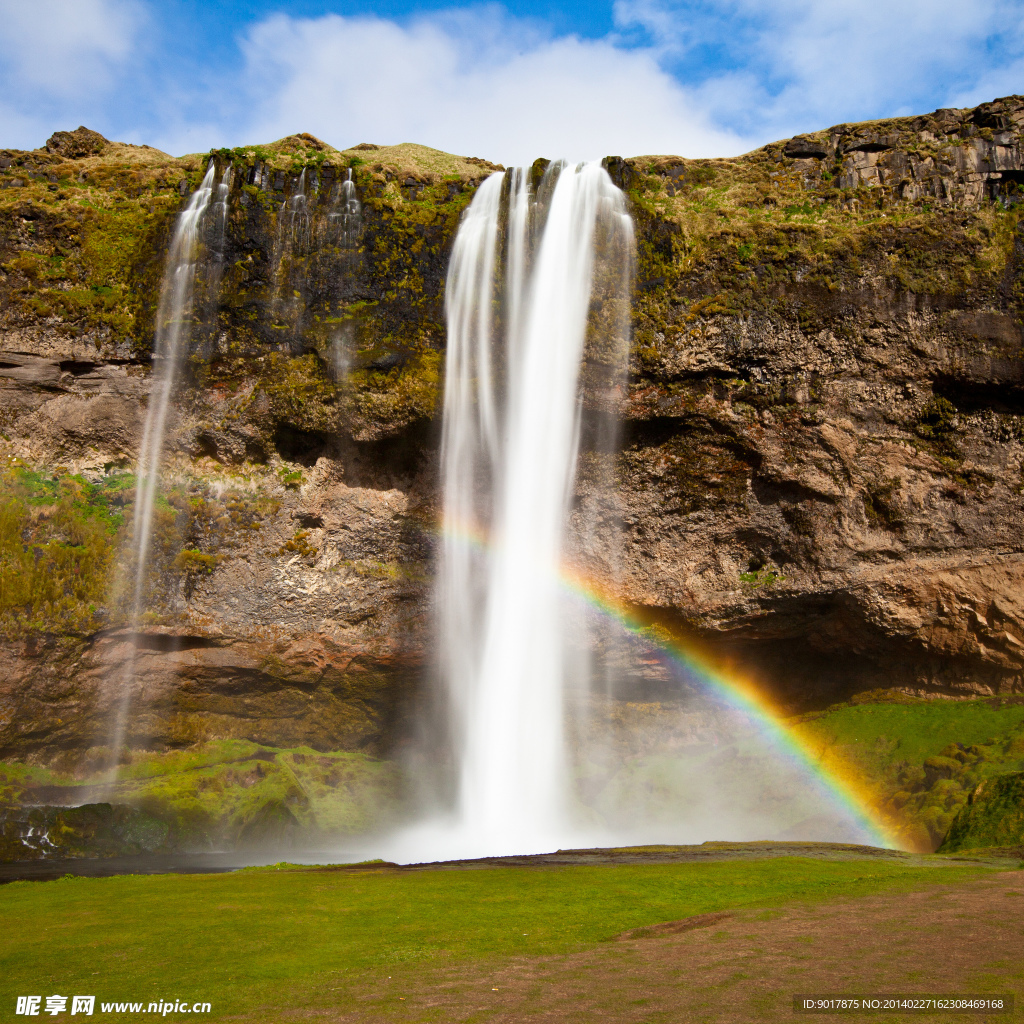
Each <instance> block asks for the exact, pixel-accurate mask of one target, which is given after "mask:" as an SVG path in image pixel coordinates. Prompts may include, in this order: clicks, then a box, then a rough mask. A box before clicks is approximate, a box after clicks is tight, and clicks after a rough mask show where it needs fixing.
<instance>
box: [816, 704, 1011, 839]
mask: <svg viewBox="0 0 1024 1024" xmlns="http://www.w3.org/2000/svg"><path fill="white" fill-rule="evenodd" d="M878 698H880V699H878ZM796 727H797V730H798V732H799V733H800V735H801V736H802V737H803V738H804V739H805V740H807V741H808V742H809V743H810V745H811V747H812V749H816V750H817V751H818V752H819V753H820V757H821V758H822V760H823V761H824V762H825V763H826V764H828V763H830V762H831V761H833V759H834V760H835V761H839V762H843V763H846V764H849V765H851V766H852V767H853V768H854V770H855V772H856V773H857V774H858V775H859V776H860V777H861V778H862V779H863V781H864V782H865V783H866V785H867V788H868V789H869V790H870V791H872V792H873V793H874V794H875V796H876V803H877V807H878V809H879V810H880V811H881V813H882V814H883V815H884V816H885V817H886V818H887V819H888V820H889V821H890V822H891V823H892V825H893V826H894V828H895V829H896V831H897V833H898V834H899V835H901V836H902V838H903V840H904V842H905V843H906V844H907V845H908V846H909V847H911V848H918V849H935V848H936V847H938V846H939V844H940V843H942V840H943V837H944V836H945V835H946V833H947V830H948V829H949V828H950V824H951V823H952V822H953V820H954V818H956V816H957V814H958V813H959V812H960V811H961V809H962V808H963V807H964V806H965V804H966V803H967V801H968V799H969V796H970V794H971V793H972V791H974V790H975V789H976V787H977V786H978V785H979V784H981V783H983V782H984V783H985V784H986V785H987V784H988V780H992V779H995V778H997V777H998V776H1001V775H1004V774H1005V773H1007V772H1017V771H1021V770H1024V700H1022V699H1021V698H1019V697H994V698H988V699H977V700H955V701H948V700H918V699H914V698H910V697H905V696H903V695H900V694H897V695H889V696H888V697H887V696H886V695H885V694H879V695H876V697H875V699H872V697H871V696H870V695H868V696H866V697H865V698H862V699H861V700H860V701H858V702H856V703H852V704H841V705H837V706H835V707H833V708H830V709H829V710H827V711H824V712H817V713H814V714H810V715H806V716H804V717H803V718H802V719H800V720H798V722H797V723H796ZM954 848H958V847H950V849H954ZM943 849H946V847H943Z"/></svg>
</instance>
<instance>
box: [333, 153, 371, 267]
mask: <svg viewBox="0 0 1024 1024" xmlns="http://www.w3.org/2000/svg"><path fill="white" fill-rule="evenodd" d="M332 191H333V192H334V194H335V196H334V203H333V204H332V207H331V212H330V213H329V214H328V218H327V221H328V224H329V225H330V231H331V235H332V241H333V240H335V239H336V240H337V244H338V245H340V246H341V248H343V249H353V248H355V247H356V246H357V245H358V244H359V232H360V231H361V230H362V227H363V205H362V203H360V202H359V196H357V195H356V183H355V182H354V181H353V180H352V168H351V167H349V168H348V169H347V172H346V174H345V178H344V180H342V181H339V182H338V183H337V184H336V185H335V186H334V189H333V190H332Z"/></svg>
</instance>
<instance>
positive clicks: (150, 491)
mask: <svg viewBox="0 0 1024 1024" xmlns="http://www.w3.org/2000/svg"><path fill="white" fill-rule="evenodd" d="M230 173H231V171H230V168H228V169H227V170H226V171H225V172H224V178H223V180H222V182H221V184H220V186H219V187H218V191H219V198H220V199H221V200H222V201H223V203H224V209H223V211H222V213H221V214H220V216H221V220H222V221H223V220H226V215H227V205H226V204H227V192H228V190H229V189H230V181H231V179H230ZM215 175H216V166H215V164H214V163H213V161H212V160H211V161H210V165H209V167H208V169H207V171H206V175H205V176H204V178H203V180H202V183H201V184H200V186H199V188H198V189H197V190H196V191H195V192H194V193H193V194H192V197H191V198H190V199H189V202H188V205H187V206H186V207H185V209H184V210H183V211H182V212H181V213H180V214H179V215H178V220H177V222H176V223H175V226H174V234H173V235H172V237H171V244H170V247H169V248H168V251H167V262H166V264H165V266H164V277H163V282H162V285H161V289H160V302H159V305H158V307H157V318H156V336H155V338H154V343H153V361H154V364H155V372H154V378H155V379H154V384H153V389H152V391H151V393H150V398H149V404H148V406H147V408H146V422H145V426H144V428H143V433H142V443H141V445H140V447H139V459H138V466H137V470H136V484H135V517H134V523H133V532H132V540H131V551H130V555H131V557H130V575H129V579H131V580H132V581H133V583H132V597H131V603H130V605H129V611H128V625H129V628H130V629H131V631H132V640H131V643H130V648H129V651H128V653H127V656H126V660H125V662H124V666H123V671H122V672H120V673H119V689H118V693H117V696H116V700H115V709H116V710H115V715H114V722H113V726H112V729H111V733H110V747H111V756H112V765H111V768H112V772H113V771H116V767H117V761H118V758H119V755H120V750H121V746H122V744H123V742H124V733H125V727H126V722H127V716H128V710H129V706H130V703H131V697H132V689H133V684H134V681H135V663H136V655H137V648H136V632H137V630H138V627H139V623H140V621H141V619H142V615H143V612H144V610H145V607H146V598H147V586H146V584H147V570H148V568H149V556H150V548H151V544H152V535H153V511H154V507H155V504H156V496H157V488H158V485H159V482H160V463H161V460H162V457H163V451H164V441H165V436H166V431H167V419H168V415H169V412H170V408H171V398H172V396H173V393H174V387H175V383H176V378H177V373H178V368H179V366H180V363H181V358H182V355H183V354H184V353H185V351H186V349H187V348H188V344H189V341H190V338H191V327H192V308H193V297H194V293H195V280H196V272H197V269H198V266H199V260H200V256H201V248H202V247H201V244H200V243H201V242H202V241H203V236H204V232H205V230H206V228H207V220H206V218H207V210H208V207H209V206H210V199H211V197H212V195H213V193H214V178H215ZM221 228H222V224H221V225H219V226H218V227H217V230H218V231H220V230H221ZM120 593H123V581H122V580H120V579H118V580H116V581H115V584H114V603H115V604H116V603H118V600H119V597H120ZM111 781H112V779H111Z"/></svg>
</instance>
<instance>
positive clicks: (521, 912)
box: [0, 857, 990, 1020]
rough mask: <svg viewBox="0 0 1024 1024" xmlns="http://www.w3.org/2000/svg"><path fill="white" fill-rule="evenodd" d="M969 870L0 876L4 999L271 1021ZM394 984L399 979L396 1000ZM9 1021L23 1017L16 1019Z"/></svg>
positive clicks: (703, 868) (972, 872)
mask: <svg viewBox="0 0 1024 1024" xmlns="http://www.w3.org/2000/svg"><path fill="white" fill-rule="evenodd" d="M989 873H990V872H989V869H986V868H981V867H969V866H950V865H944V864H943V865H941V866H914V865H908V864H906V863H900V862H898V861H888V860H885V861H874V860H858V861H819V860H812V859H806V858H796V857H791V858H777V859H766V860H760V861H719V862H712V863H699V864H698V863H683V864H655V865H641V866H635V865H600V866H582V867H560V868H551V867H527V868H498V869H488V870H454V869H440V870H431V871H419V872H398V871H394V870H391V869H387V868H373V867H369V866H368V867H367V868H366V869H365V870H345V871H331V870H316V869H259V870H255V869H254V870H247V871H241V872H237V873H233V874H221V875H157V876H121V877H114V878H107V879H70V878H66V879H62V880H60V881H56V882H16V883H13V884H10V885H5V886H2V887H0V936H2V938H0V979H2V980H0V1008H2V1012H3V1013H4V1014H5V1015H6V1016H9V1017H10V1018H11V1019H15V1018H14V1014H13V1011H14V1002H15V997H16V996H18V995H26V994H36V995H41V996H46V995H50V994H53V993H61V994H64V995H74V994H86V995H89V994H92V995H95V996H96V997H97V1008H96V1009H97V1014H98V1015H100V1016H103V1014H102V1012H101V1010H100V1005H99V1004H100V1003H101V1002H103V1001H106V1000H130V1001H139V1002H143V1003H148V1002H149V1001H150V1000H159V999H161V998H164V999H170V1000H173V999H176V998H180V999H183V1000H187V1001H188V1002H189V1003H191V1002H193V1001H200V1000H205V1001H209V1002H210V1003H212V1004H213V1012H212V1016H215V1017H224V1018H235V1017H240V1018H243V1019H246V1020H264V1019H268V1020H269V1019H277V1017H278V1016H279V1015H280V1013H281V1012H282V1011H303V1010H308V1011H310V1012H311V1013H312V1015H313V1016H317V1015H318V1014H317V1010H321V1009H323V1010H326V1009H328V1008H331V1007H337V1006H339V1005H341V1004H343V1003H344V1004H346V1005H349V1006H351V1005H352V999H353V998H360V997H366V996H371V995H373V994H375V993H377V992H378V990H379V988H380V985H381V984H382V983H383V982H384V981H386V980H387V978H388V976H389V975H392V974H394V975H395V976H396V979H397V978H398V977H399V976H400V978H401V983H402V984H407V985H409V986H411V987H412V986H415V984H416V977H417V974H418V972H428V971H430V970H431V969H433V968H436V967H440V966H443V965H451V966H457V965H458V964H459V963H462V964H464V965H466V967H467V968H468V967H470V966H472V965H475V966H476V967H480V966H481V965H482V964H485V963H493V964H494V965H495V966H496V967H497V966H499V965H501V964H503V963H508V962H510V960H511V959H513V958H516V957H523V956H527V957H537V956H545V955H548V956H550V955H558V954H566V953H574V952H577V951H580V950H584V949H587V948H588V947H593V946H595V945H597V944H599V943H601V942H603V941H604V940H608V939H611V938H613V937H614V936H616V935H617V934H619V933H621V932H623V931H625V930H627V929H632V928H637V927H642V926H644V925H650V924H655V923H658V922H661V921H669V920H675V919H679V918H682V917H687V916H691V915H695V914H702V913H708V912H712V911H719V910H726V909H730V908H751V907H765V908H767V907H773V906H781V905H785V904H792V903H793V902H794V901H800V902H803V903H810V904H815V903H820V902H822V901H827V900H831V899H838V898H843V897H852V896H861V895H871V894H876V893H891V894H892V895H893V896H896V895H898V894H902V893H907V892H911V891H914V890H918V889H921V888H925V887H932V886H935V885H940V884H950V883H957V882H962V881H966V880H969V879H972V878H977V877H981V876H988V875H989ZM399 996H400V994H399V993H397V992H396V993H395V997H396V1005H397V999H398V998H399ZM17 1019H21V1018H17Z"/></svg>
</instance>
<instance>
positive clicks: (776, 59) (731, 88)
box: [615, 0, 1024, 139]
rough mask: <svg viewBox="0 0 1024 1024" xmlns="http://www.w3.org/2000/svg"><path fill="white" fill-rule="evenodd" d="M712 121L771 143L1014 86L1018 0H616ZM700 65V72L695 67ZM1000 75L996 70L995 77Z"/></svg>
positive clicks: (1023, 28)
mask: <svg viewBox="0 0 1024 1024" xmlns="http://www.w3.org/2000/svg"><path fill="white" fill-rule="evenodd" d="M615 11H616V20H617V23H618V25H619V26H620V28H621V29H623V30H634V31H635V30H636V29H640V30H642V31H643V32H644V33H645V35H646V39H647V41H648V43H649V45H650V46H651V47H652V49H653V50H655V51H656V52H657V53H658V55H659V59H660V60H661V62H662V64H663V66H670V67H672V68H673V69H674V70H675V71H676V72H677V74H678V75H679V76H680V77H681V78H682V79H683V80H684V81H689V82H691V83H693V85H695V86H696V93H695V97H696V98H697V100H698V101H699V103H700V106H701V108H702V109H703V110H705V111H706V112H707V114H708V116H709V117H710V118H711V119H712V120H713V122H714V123H717V124H724V125H729V126H730V127H731V128H732V129H733V130H736V131H739V132H742V133H745V134H748V135H751V136H753V135H759V136H760V137H761V138H762V139H768V138H773V137H774V138H777V137H782V136H785V135H788V134H792V133H793V132H797V131H808V130H813V129H816V128H823V127H827V126H829V125H831V124H835V123H837V122H839V121H843V120H862V119H867V118H872V117H884V116H888V115H893V114H897V113H924V112H927V111H928V110H929V109H933V108H934V107H935V106H944V105H953V104H954V102H955V100H956V98H957V97H959V96H961V95H968V94H969V95H971V96H972V97H977V101H978V102H980V101H981V100H982V99H985V98H988V99H991V98H992V96H991V95H988V94H987V91H986V90H987V89H989V88H992V87H993V86H990V85H988V84H987V83H988V82H989V81H992V82H993V83H994V82H995V81H998V82H999V83H1000V84H1001V86H1002V87H1003V94H1005V92H1007V91H1019V90H1020V88H1021V87H1022V86H1024V82H1022V81H1021V80H1020V78H1019V77H1018V78H1017V79H1016V85H1015V87H1014V88H1009V87H1010V86H1011V85H1013V76H1012V74H1008V73H1006V71H1007V70H1008V65H1010V64H1011V63H1012V61H1013V59H1014V58H1015V57H1017V56H1019V55H1020V54H1021V52H1022V48H1024V18H1022V16H1021V15H1022V5H1021V3H1020V0H886V2H885V3H882V2H881V0H875V2H867V0H827V2H823V0H773V2H772V3H770V4H769V3H764V2H763V0H724V2H722V0H718V2H714V0H675V2H673V0H617V3H616V7H615ZM695 58H696V59H699V61H700V66H699V67H694V66H693V62H694V60H695ZM1000 69H1002V73H1000Z"/></svg>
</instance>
